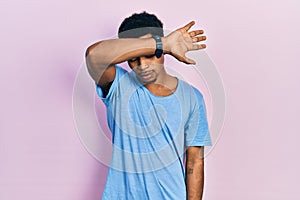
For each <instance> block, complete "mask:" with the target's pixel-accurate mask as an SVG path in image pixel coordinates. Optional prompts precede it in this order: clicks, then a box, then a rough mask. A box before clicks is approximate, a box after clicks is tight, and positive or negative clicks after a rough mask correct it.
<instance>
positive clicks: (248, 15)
mask: <svg viewBox="0 0 300 200" xmlns="http://www.w3.org/2000/svg"><path fill="white" fill-rule="evenodd" d="M299 8H300V3H299V1H297V0H287V1H284V2H283V1H278V0H263V1H245V0H228V1H224V0H216V1H199V0H190V1H177V2H175V1H172V2H171V1H158V0H153V1H143V0H140V1H137V0H130V1H114V0H111V1H96V0H90V1H78V0H77V1H70V0H51V1H41V0H40V1H37V0H29V1H21V0H19V1H17V0H4V1H1V4H0V22H1V31H0V38H1V43H0V44H1V45H0V48H1V68H0V69H1V73H0V76H1V78H0V81H1V84H0V91H1V104H0V109H1V116H0V123H1V124H0V133H1V135H0V199H1V200H2V199H3V200H17V199H23V200H27V199H43V200H48V199H49V200H53V199H55V200H69V199H70V200H87V199H89V200H99V199H100V197H101V193H102V189H103V184H104V182H105V175H106V169H105V167H104V166H103V165H102V164H101V163H99V162H98V161H97V160H96V159H94V158H93V157H92V156H91V155H90V154H89V153H88V152H87V151H86V150H85V148H84V147H83V145H82V144H81V142H80V140H79V137H78V135H77V133H76V129H75V125H74V121H73V113H72V89H73V84H74V81H75V78H76V73H77V71H78V70H79V68H80V65H81V64H82V62H83V58H84V52H85V49H86V48H87V47H88V45H90V44H91V43H93V42H95V41H98V40H100V39H105V38H110V37H112V36H114V35H115V34H116V31H117V28H118V26H119V24H120V23H121V21H122V19H123V18H124V17H127V16H128V15H130V14H131V13H133V12H137V11H143V10H147V11H149V12H153V13H156V14H157V15H158V16H159V17H160V18H161V19H162V20H163V21H164V24H165V28H168V29H174V28H177V27H179V26H181V25H184V24H185V23H186V22H188V21H190V20H195V21H196V22H197V25H196V27H198V28H203V29H204V30H205V31H206V35H207V37H208V40H207V42H206V44H207V46H208V48H207V50H206V52H207V53H208V54H209V55H210V57H211V58H212V59H213V61H214V63H215V64H216V65H217V66H218V70H219V72H220V74H221V76H222V78H223V81H224V87H225V90H226V96H227V104H226V105H227V106H226V110H227V113H226V120H225V125H224V128H223V132H222V136H221V138H220V140H219V142H218V144H217V146H216V147H215V148H214V150H213V151H212V153H211V154H210V155H209V156H208V157H207V159H206V185H205V198H204V199H208V200H219V199H229V200H241V199H242V200H248V199H249V200H250V199H251V200H253V199H257V200H266V199H268V200H282V199H288V200H296V199H297V200H298V199H300V192H299V179H300V173H299V172H298V169H299V168H300V160H299V155H298V152H299V150H298V148H297V145H298V141H299V140H300V136H299V133H300V127H299V113H300V105H299V102H300V92H299V90H300V70H299V66H300V61H299V60H300V59H299V46H300V37H299V35H300V26H299V20H300V14H299V13H300V9H299Z"/></svg>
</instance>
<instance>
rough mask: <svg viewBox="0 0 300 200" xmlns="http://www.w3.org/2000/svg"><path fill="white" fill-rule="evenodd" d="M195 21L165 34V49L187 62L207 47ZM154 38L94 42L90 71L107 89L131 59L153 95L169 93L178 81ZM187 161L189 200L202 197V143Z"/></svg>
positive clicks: (90, 50) (89, 55)
mask: <svg viewBox="0 0 300 200" xmlns="http://www.w3.org/2000/svg"><path fill="white" fill-rule="evenodd" d="M194 24H195V22H194V21H192V22H190V23H188V24H187V25H185V26H184V27H182V28H179V29H177V30H175V31H173V32H171V33H170V34H169V35H168V36H165V37H162V38H161V39H162V43H163V53H164V54H169V55H171V56H173V57H175V58H176V59H177V60H178V61H180V62H183V63H186V64H195V61H194V60H192V59H190V58H188V57H186V56H185V54H186V52H188V51H194V50H200V49H204V48H206V45H205V44H199V42H201V41H204V40H206V36H203V33H204V31H203V30H194V31H190V29H191V27H192V26H193V25H194ZM155 49H156V43H155V40H154V39H153V38H152V37H151V35H149V34H148V35H144V36H142V37H140V38H131V39H112V40H103V41H100V42H97V43H95V44H93V45H91V46H90V47H89V48H88V49H87V52H86V63H87V67H88V71H89V73H90V75H91V77H92V78H93V79H94V81H95V83H96V84H98V85H100V86H101V87H102V88H103V89H104V90H106V91H108V90H109V87H110V85H111V83H112V82H113V80H114V78H115V75H116V68H115V65H116V64H118V63H122V62H125V61H128V64H129V66H130V67H131V69H132V70H133V71H134V72H135V73H136V75H137V78H138V80H139V81H140V82H141V83H142V84H143V85H144V86H145V87H146V88H147V89H148V90H149V91H150V92H151V93H153V94H154V95H156V96H168V95H170V94H172V93H173V92H174V91H175V89H176V87H177V84H178V81H177V79H176V78H175V77H173V76H171V75H169V74H168V73H167V72H166V70H165V67H164V55H163V56H161V57H160V58H157V57H156V56H154V54H155ZM186 155H187V161H186V188H187V196H188V200H200V199H202V193H203V183H204V160H203V147H193V146H191V147H188V149H187V152H186Z"/></svg>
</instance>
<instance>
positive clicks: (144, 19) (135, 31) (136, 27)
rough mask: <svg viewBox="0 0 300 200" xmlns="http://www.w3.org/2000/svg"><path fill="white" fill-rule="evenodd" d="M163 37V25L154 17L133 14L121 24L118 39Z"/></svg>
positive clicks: (152, 15)
mask: <svg viewBox="0 0 300 200" xmlns="http://www.w3.org/2000/svg"><path fill="white" fill-rule="evenodd" d="M148 33H150V34H152V35H158V36H161V37H163V36H164V32H163V23H162V22H161V21H160V20H159V19H158V18H157V17H156V16H155V15H154V14H149V13H147V12H145V11H144V12H142V13H134V14H133V15H131V16H130V17H127V18H126V19H124V21H123V22H122V23H121V25H120V27H119V30H118V36H119V38H137V37H140V36H143V35H146V34H148Z"/></svg>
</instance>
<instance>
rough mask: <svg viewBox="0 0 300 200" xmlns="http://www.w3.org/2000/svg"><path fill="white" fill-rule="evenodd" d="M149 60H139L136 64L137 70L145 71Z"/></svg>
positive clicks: (142, 58)
mask: <svg viewBox="0 0 300 200" xmlns="http://www.w3.org/2000/svg"><path fill="white" fill-rule="evenodd" d="M149 64H150V63H149V59H148V58H146V57H144V56H142V57H140V58H139V64H138V69H139V70H145V69H147V68H148V67H149Z"/></svg>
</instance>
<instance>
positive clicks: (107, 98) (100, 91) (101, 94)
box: [96, 65, 127, 104]
mask: <svg viewBox="0 0 300 200" xmlns="http://www.w3.org/2000/svg"><path fill="white" fill-rule="evenodd" d="M126 73H127V71H126V70H125V69H123V68H122V67H119V66H118V65H116V76H115V79H114V81H113V82H112V84H111V86H110V88H109V91H108V93H107V95H106V96H104V92H103V89H102V88H101V87H100V85H96V92H97V95H98V96H99V97H100V99H101V100H102V101H103V102H104V103H105V104H107V103H108V102H110V101H111V99H112V98H113V96H114V93H115V90H116V87H117V85H118V82H119V80H120V78H121V77H122V76H123V75H124V74H126Z"/></svg>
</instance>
